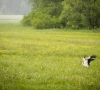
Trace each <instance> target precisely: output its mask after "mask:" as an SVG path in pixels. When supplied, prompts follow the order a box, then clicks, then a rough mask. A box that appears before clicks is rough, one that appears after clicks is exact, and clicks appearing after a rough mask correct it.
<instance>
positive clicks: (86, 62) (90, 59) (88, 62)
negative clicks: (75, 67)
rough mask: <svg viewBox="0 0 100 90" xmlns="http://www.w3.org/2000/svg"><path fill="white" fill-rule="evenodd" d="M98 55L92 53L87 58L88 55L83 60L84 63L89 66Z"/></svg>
mask: <svg viewBox="0 0 100 90" xmlns="http://www.w3.org/2000/svg"><path fill="white" fill-rule="evenodd" d="M95 58H96V56H95V55H92V56H89V57H87V58H86V56H84V57H83V62H82V65H83V66H85V67H89V66H90V62H91V61H93V60H95Z"/></svg>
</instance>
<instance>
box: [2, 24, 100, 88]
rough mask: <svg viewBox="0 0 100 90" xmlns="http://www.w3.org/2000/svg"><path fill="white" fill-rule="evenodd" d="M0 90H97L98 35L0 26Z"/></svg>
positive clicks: (99, 85)
mask: <svg viewBox="0 0 100 90" xmlns="http://www.w3.org/2000/svg"><path fill="white" fill-rule="evenodd" d="M84 55H87V56H88V55H96V56H97V58H96V60H94V61H93V62H91V63H90V64H91V65H90V67H89V68H85V67H83V66H82V57H83V56H84ZM0 90H100V31H93V30H63V29H62V30H59V29H48V30H35V29H34V30H33V29H32V28H30V27H22V26H18V25H12V24H0Z"/></svg>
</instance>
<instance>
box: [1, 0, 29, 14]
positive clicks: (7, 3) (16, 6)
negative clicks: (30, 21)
mask: <svg viewBox="0 0 100 90" xmlns="http://www.w3.org/2000/svg"><path fill="white" fill-rule="evenodd" d="M28 1H29V0H0V14H3V15H6V14H10V15H12V14H14V15H16V14H22V15H23V14H28V13H29V12H30V5H29V3H28Z"/></svg>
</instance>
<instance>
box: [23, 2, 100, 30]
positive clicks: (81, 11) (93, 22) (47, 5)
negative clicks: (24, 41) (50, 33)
mask: <svg viewBox="0 0 100 90" xmlns="http://www.w3.org/2000/svg"><path fill="white" fill-rule="evenodd" d="M30 2H31V3H32V6H33V8H32V11H31V12H30V13H29V14H28V15H26V16H25V17H24V19H23V20H22V23H23V25H25V26H34V27H35V28H65V27H67V28H73V29H80V28H88V29H96V28H99V27H100V1H99V0H30Z"/></svg>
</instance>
